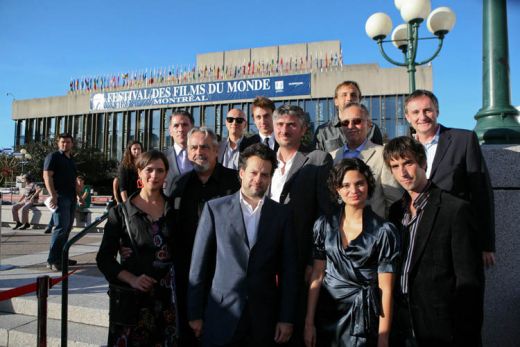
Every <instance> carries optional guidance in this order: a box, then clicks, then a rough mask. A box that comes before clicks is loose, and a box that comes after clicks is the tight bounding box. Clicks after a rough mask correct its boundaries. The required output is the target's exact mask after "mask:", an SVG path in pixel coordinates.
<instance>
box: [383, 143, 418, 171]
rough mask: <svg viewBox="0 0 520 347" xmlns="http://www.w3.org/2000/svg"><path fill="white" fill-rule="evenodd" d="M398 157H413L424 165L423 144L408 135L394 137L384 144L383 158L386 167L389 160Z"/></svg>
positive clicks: (388, 164)
mask: <svg viewBox="0 0 520 347" xmlns="http://www.w3.org/2000/svg"><path fill="white" fill-rule="evenodd" d="M399 158H410V159H414V160H415V161H416V162H417V164H419V165H420V166H424V165H426V151H425V150H424V146H423V145H422V144H420V143H419V142H418V141H416V140H414V139H412V138H411V137H408V136H400V137H396V138H394V139H392V140H390V142H388V143H387V144H386V146H385V149H384V151H383V159H384V160H385V164H386V165H387V166H388V167H390V160H392V159H399Z"/></svg>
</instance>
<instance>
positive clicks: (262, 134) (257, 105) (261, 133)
mask: <svg viewBox="0 0 520 347" xmlns="http://www.w3.org/2000/svg"><path fill="white" fill-rule="evenodd" d="M275 109H276V107H275V105H274V102H273V101H272V100H271V99H268V98H266V97H263V96H257V97H256V98H255V99H254V100H253V104H252V105H251V112H252V113H253V121H254V122H255V125H256V128H257V129H258V134H254V135H252V136H249V137H246V138H244V139H243V140H242V142H240V152H242V151H243V150H244V149H246V148H247V147H249V146H251V145H252V144H255V143H258V142H260V143H262V144H264V145H267V146H269V148H271V149H272V150H274V151H275V152H276V151H278V147H279V146H278V142H276V138H275V136H274V131H273V130H274V129H273V112H274V110H275Z"/></svg>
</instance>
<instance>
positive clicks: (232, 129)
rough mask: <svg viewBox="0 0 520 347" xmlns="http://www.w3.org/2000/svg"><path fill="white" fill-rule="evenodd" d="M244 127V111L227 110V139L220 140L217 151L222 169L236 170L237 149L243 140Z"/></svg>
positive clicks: (238, 152) (238, 151)
mask: <svg viewBox="0 0 520 347" xmlns="http://www.w3.org/2000/svg"><path fill="white" fill-rule="evenodd" d="M246 126H247V120H246V115H245V114H244V111H242V110H240V109H238V108H232V109H231V110H229V112H228V114H227V117H226V128H227V130H228V137H227V138H223V139H222V141H221V142H220V146H219V150H218V162H219V163H221V164H222V165H223V166H224V167H227V168H229V169H233V170H238V156H239V154H240V150H239V148H240V143H241V142H242V140H243V138H244V130H245V129H246Z"/></svg>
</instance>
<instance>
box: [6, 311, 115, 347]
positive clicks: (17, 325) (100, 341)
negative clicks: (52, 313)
mask: <svg viewBox="0 0 520 347" xmlns="http://www.w3.org/2000/svg"><path fill="white" fill-rule="evenodd" d="M60 322H61V321H60V320H58V319H50V318H49V319H47V346H49V347H53V346H56V347H57V346H60V345H61V323H60ZM37 329H38V326H37V319H36V317H34V316H27V315H22V314H13V313H0V346H7V347H18V346H20V347H21V346H23V347H26V346H36V345H37ZM107 338H108V328H106V327H99V326H93V325H87V324H80V323H74V322H69V324H68V339H67V345H68V346H69V347H91V346H106V343H107Z"/></svg>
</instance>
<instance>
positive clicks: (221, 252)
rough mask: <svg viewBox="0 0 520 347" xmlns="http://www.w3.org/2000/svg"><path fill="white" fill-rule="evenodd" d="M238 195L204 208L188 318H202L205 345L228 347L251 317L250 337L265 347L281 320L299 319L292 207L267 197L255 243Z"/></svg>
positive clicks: (194, 250) (198, 231)
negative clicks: (244, 318) (241, 324)
mask: <svg viewBox="0 0 520 347" xmlns="http://www.w3.org/2000/svg"><path fill="white" fill-rule="evenodd" d="M239 194H240V193H239V192H237V193H235V194H233V195H228V196H225V197H222V198H218V199H214V200H210V201H209V202H208V203H206V205H205V206H204V210H203V212H202V215H201V217H200V223H199V226H198V228H197V233H196V236H195V244H194V246H193V257H192V261H191V266H190V290H189V292H188V316H189V319H190V320H194V319H204V337H203V339H204V340H205V342H211V343H213V344H218V345H224V344H227V343H229V342H230V341H231V340H232V339H233V336H234V333H235V331H236V327H237V325H238V322H239V320H240V318H241V317H242V315H244V314H247V315H250V317H249V320H250V321H251V322H254V324H251V327H250V330H249V331H248V334H249V335H251V336H253V337H255V340H259V341H267V342H266V345H267V343H269V344H270V343H271V342H272V339H273V336H274V333H275V326H276V323H277V322H287V323H295V319H296V308H297V301H296V300H297V298H298V295H297V294H298V281H297V271H296V270H297V264H296V245H295V243H294V236H293V232H294V230H293V228H292V227H291V225H290V223H291V218H290V213H289V211H288V209H287V208H286V207H285V206H282V205H280V204H278V203H276V202H274V201H273V200H271V199H269V198H266V199H265V201H264V204H263V206H262V210H261V214H260V220H259V222H258V231H257V237H256V242H255V243H254V244H253V245H251V244H250V243H249V241H248V238H247V232H246V228H245V225H244V220H243V216H242V209H241V206H240V195H239ZM277 276H278V281H277ZM246 305H247V307H248V310H247V311H244V307H245V306H246Z"/></svg>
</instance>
